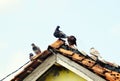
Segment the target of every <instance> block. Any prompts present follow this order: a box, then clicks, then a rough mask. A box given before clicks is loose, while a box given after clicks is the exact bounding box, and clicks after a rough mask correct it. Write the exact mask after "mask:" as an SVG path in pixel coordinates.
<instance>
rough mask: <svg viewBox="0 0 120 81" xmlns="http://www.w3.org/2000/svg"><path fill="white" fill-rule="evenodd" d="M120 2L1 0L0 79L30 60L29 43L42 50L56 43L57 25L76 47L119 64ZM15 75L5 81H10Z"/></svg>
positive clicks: (105, 0)
mask: <svg viewBox="0 0 120 81" xmlns="http://www.w3.org/2000/svg"><path fill="white" fill-rule="evenodd" d="M119 4H120V0H0V66H1V67H0V79H2V78H4V77H5V76H6V75H8V74H9V73H11V72H13V71H15V70H16V69H18V68H19V67H21V66H22V65H23V64H25V63H26V62H28V61H29V53H33V51H32V47H31V43H35V44H36V45H37V46H39V47H40V48H41V50H42V51H44V50H46V49H47V47H48V45H50V44H52V43H53V42H55V41H56V40H57V38H55V37H54V36H53V32H54V30H55V28H56V26H57V25H59V26H60V30H62V31H63V32H64V33H66V34H67V35H74V36H75V37H76V38H77V45H78V46H77V48H78V49H79V50H80V51H82V50H83V51H85V52H86V53H87V54H88V55H89V52H90V48H91V47H94V48H96V49H97V50H98V51H99V52H100V54H101V56H102V57H103V58H104V59H105V60H107V61H109V62H114V63H116V64H118V65H120V60H119V58H120V5H119ZM14 75H15V74H13V75H12V76H10V77H8V78H7V79H5V80H4V81H9V80H10V79H11V78H13V77H14Z"/></svg>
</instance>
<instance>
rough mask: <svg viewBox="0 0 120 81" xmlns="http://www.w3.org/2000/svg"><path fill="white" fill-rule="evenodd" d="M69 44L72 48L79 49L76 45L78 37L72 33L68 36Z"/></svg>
mask: <svg viewBox="0 0 120 81" xmlns="http://www.w3.org/2000/svg"><path fill="white" fill-rule="evenodd" d="M67 41H68V44H69V46H70V47H71V48H74V49H77V48H76V47H75V46H77V43H76V41H77V39H76V37H75V36H73V35H71V36H68V37H67Z"/></svg>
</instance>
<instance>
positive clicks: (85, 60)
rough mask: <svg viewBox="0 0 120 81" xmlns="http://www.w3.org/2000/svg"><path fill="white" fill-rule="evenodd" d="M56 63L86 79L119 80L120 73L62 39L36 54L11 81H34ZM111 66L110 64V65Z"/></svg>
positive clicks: (96, 80)
mask: <svg viewBox="0 0 120 81" xmlns="http://www.w3.org/2000/svg"><path fill="white" fill-rule="evenodd" d="M55 63H58V64H60V65H62V66H64V67H65V68H67V69H69V70H71V71H73V72H74V73H76V74H78V75H80V76H81V77H83V78H85V79H86V80H88V81H106V80H108V81H120V73H119V70H118V68H117V71H115V70H113V69H111V68H109V67H110V65H107V66H108V67H106V66H105V65H106V64H104V63H102V62H100V61H97V62H96V61H94V60H93V59H92V58H90V57H89V56H87V55H84V54H82V53H81V52H79V51H78V50H74V49H71V48H70V47H69V46H67V45H66V44H65V41H63V40H57V41H55V42H54V43H53V44H51V45H49V46H48V49H47V50H45V51H43V52H42V53H41V54H39V55H36V56H35V57H34V58H33V61H31V63H30V64H29V65H28V66H26V67H25V68H24V70H23V71H21V72H20V73H19V74H18V75H16V76H15V77H14V78H13V79H12V80H11V81H36V80H37V79H38V78H39V77H40V76H41V75H42V74H43V73H45V72H46V71H47V70H48V69H49V68H50V67H51V66H52V65H54V64H55ZM111 67H112V66H111Z"/></svg>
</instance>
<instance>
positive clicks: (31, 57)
mask: <svg viewBox="0 0 120 81" xmlns="http://www.w3.org/2000/svg"><path fill="white" fill-rule="evenodd" d="M33 57H34V55H33V54H32V53H30V54H29V59H30V60H31V61H33Z"/></svg>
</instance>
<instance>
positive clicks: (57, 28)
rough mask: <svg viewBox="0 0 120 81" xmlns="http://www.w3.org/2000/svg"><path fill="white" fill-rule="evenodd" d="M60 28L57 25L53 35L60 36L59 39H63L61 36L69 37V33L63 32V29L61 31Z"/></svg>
mask: <svg viewBox="0 0 120 81" xmlns="http://www.w3.org/2000/svg"><path fill="white" fill-rule="evenodd" d="M59 28H60V26H57V27H56V29H55V32H54V34H53V35H54V36H55V37H56V38H59V39H61V38H67V35H66V34H65V33H63V32H62V31H60V30H59Z"/></svg>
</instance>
